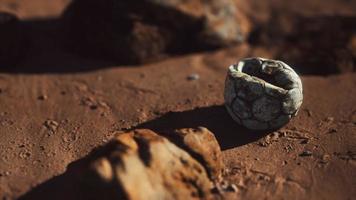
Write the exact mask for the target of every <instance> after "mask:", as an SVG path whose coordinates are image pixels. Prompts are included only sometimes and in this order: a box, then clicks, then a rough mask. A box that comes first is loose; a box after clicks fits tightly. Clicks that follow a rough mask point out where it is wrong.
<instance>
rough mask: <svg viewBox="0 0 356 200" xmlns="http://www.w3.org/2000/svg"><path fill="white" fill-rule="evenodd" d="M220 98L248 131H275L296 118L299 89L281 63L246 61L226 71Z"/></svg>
mask: <svg viewBox="0 0 356 200" xmlns="http://www.w3.org/2000/svg"><path fill="white" fill-rule="evenodd" d="M224 98H225V106H226V108H227V111H228V112H229V114H230V115H231V117H232V118H233V119H234V120H235V121H236V122H237V123H239V124H241V125H243V126H245V127H246V128H248V129H252V130H267V129H277V128H280V127H282V126H283V125H285V124H287V123H288V122H289V120H290V119H291V118H292V117H294V116H296V115H297V112H298V109H299V108H300V106H301V104H302V101H303V88H302V82H301V80H300V78H299V76H298V75H297V74H296V73H295V71H294V70H293V69H292V68H291V67H289V66H288V65H287V64H285V63H284V62H282V61H278V60H269V59H264V58H247V59H243V60H241V61H240V62H239V63H238V64H236V65H231V66H230V67H229V69H228V73H227V77H226V81H225V91H224Z"/></svg>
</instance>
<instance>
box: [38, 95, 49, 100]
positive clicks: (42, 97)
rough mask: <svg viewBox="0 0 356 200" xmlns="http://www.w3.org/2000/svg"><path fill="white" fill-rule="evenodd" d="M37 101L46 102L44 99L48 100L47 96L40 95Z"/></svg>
mask: <svg viewBox="0 0 356 200" xmlns="http://www.w3.org/2000/svg"><path fill="white" fill-rule="evenodd" d="M37 99H39V100H46V99H48V96H47V95H40V96H38V97H37Z"/></svg>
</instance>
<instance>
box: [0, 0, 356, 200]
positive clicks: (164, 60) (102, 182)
mask: <svg viewBox="0 0 356 200" xmlns="http://www.w3.org/2000/svg"><path fill="white" fill-rule="evenodd" d="M152 2H158V1H152ZM197 2H200V1H197ZM227 2H228V1H227ZM71 3H72V2H71V1H69V0H52V1H45V0H32V1H31V2H27V1H17V0H2V1H0V11H6V12H10V13H15V14H16V16H17V17H18V18H19V20H20V21H18V23H16V24H17V25H16V26H15V27H16V28H17V27H20V30H21V31H18V32H17V33H18V34H8V33H5V34H4V35H5V36H6V37H5V36H4V35H0V36H1V38H0V41H1V44H0V52H1V53H2V54H0V60H2V58H8V57H9V56H8V55H14V56H15V57H13V59H11V60H9V61H7V60H6V64H5V65H4V64H2V66H1V67H0V71H1V72H0V198H1V199H100V198H104V197H107V198H110V197H112V196H115V197H123V198H124V197H125V198H128V199H143V198H144V197H147V196H148V195H150V197H152V198H153V199H154V198H158V197H163V198H168V199H169V198H175V199H187V198H202V199H204V198H205V199H209V198H212V199H353V197H354V196H355V195H356V189H355V188H356V187H355V185H356V182H355V178H354V177H356V134H355V133H356V106H355V102H356V95H355V94H356V87H355V86H356V74H355V73H354V71H355V60H356V59H355V58H356V53H355V52H356V31H355V27H356V26H355V17H356V10H355V8H356V2H355V1H337V0H327V1H325V0H324V1H321V0H320V1H318V0H314V1H307V0H303V1H298V2H297V1H295V2H285V1H281V0H277V1H272V0H270V1H263V2H261V1H258V0H252V1H249V3H246V2H244V1H234V4H235V5H236V17H237V18H236V19H238V21H239V26H238V27H239V30H240V32H239V34H241V37H243V39H242V40H241V41H236V43H234V42H233V44H230V43H228V44H227V45H218V46H215V45H213V46H210V45H208V46H209V48H207V46H205V45H203V46H202V47H200V48H198V49H191V48H188V50H185V49H184V50H183V51H178V52H174V51H173V52H172V51H170V50H169V48H168V47H171V46H170V45H167V46H164V48H160V50H159V51H156V52H155V54H154V55H151V54H146V53H143V54H141V53H142V52H140V51H136V50H137V48H134V49H133V52H134V53H135V52H136V53H137V54H136V55H137V56H136V57H134V59H133V61H134V62H127V60H121V59H118V60H116V59H112V57H111V58H104V57H102V56H100V55H98V54H96V53H95V52H96V51H98V49H95V45H94V47H90V48H89V47H87V48H86V51H89V52H85V51H80V52H79V53H78V51H77V49H75V48H73V46H72V45H71V44H73V41H74V42H75V41H76V40H73V39H71V37H70V36H71V33H70V31H69V32H68V29H67V27H68V26H67V25H68V22H67V21H66V20H68V17H69V16H68V13H70V12H69V11H70V10H69V9H67V8H71V7H72V6H73V4H71ZM230 3H231V2H230ZM170 6H171V5H170ZM183 8H187V7H183ZM98 9H99V8H98ZM177 10H179V9H177ZM99 11H100V10H99ZM183 11H185V10H184V9H183ZM177 13H180V14H179V16H182V15H181V10H179V12H177ZM183 13H185V14H186V15H189V14H191V13H189V12H188V14H187V12H183ZM193 13H194V12H193ZM136 14H137V13H136ZM183 16H185V15H183ZM198 18H199V17H198ZM4 19H5V18H4ZM133 19H137V18H135V17H134V18H133ZM10 21H11V20H10ZM5 22H6V20H0V33H4V32H1V31H2V30H6V29H1V23H5ZM11 22H12V21H11ZM154 22H155V23H153V22H149V23H148V24H149V27H150V28H149V29H148V30H149V31H150V30H157V29H156V28H153V29H151V28H152V26H153V27H156V26H157V27H161V26H158V25H157V23H158V22H157V21H154ZM156 22H157V23H156ZM141 25H142V26H144V27H147V24H146V21H144V23H143V24H141ZM3 27H4V26H3ZM166 29H167V28H166ZM145 30H146V29H145ZM168 30H170V29H168ZM209 30H214V29H209ZM200 31H201V30H200ZM200 31H198V32H200ZM194 33H196V32H194ZM143 35H145V34H143ZM18 38H21V39H22V40H21V41H23V42H22V44H23V45H19V44H21V43H19V42H18V40H17V39H18ZM134 38H135V37H134ZM157 38H158V39H159V40H161V39H162V38H161V36H157ZM208 38H209V37H208ZM10 39H11V40H10ZM139 39H140V40H129V41H134V43H135V44H137V45H138V46H141V44H145V40H146V39H147V38H143V39H144V40H141V39H142V38H139ZM163 39H164V38H163ZM191 40H192V39H191V38H190V39H189V40H188V41H191ZM9 41H16V42H9ZM164 41H166V40H164ZM167 41H171V40H167ZM207 41H211V40H210V39H209V40H207ZM214 41H216V40H214ZM219 41H220V42H221V40H219ZM142 42H143V43H142ZM159 43H161V42H159ZM2 44H5V45H2ZM10 44H12V45H15V46H16V48H14V49H19V50H18V51H15V53H14V52H9V51H6V49H7V45H10ZM78 44H79V43H78ZM149 44H156V43H149ZM162 44H163V43H162ZM164 44H171V43H164ZM200 44H201V43H200ZM214 44H216V43H214ZM221 44H223V43H221ZM126 45H128V43H126ZM128 46H130V45H128ZM173 46H175V45H173ZM5 47H6V48H5ZM79 47H82V46H81V45H79ZM210 47H211V48H210ZM92 48H94V49H92ZM98 48H99V47H98ZM147 48H151V47H147ZM152 48H155V47H152ZM4 49H5V50H4ZM173 49H176V50H177V49H180V48H173ZM73 50H74V51H73ZM138 50H140V49H138ZM91 51H92V53H94V54H90V52H91ZM5 54H7V56H4V55H5ZM130 55H131V54H130ZM142 55H143V56H142ZM251 56H261V57H268V58H274V59H282V60H283V61H285V62H286V63H288V64H290V65H291V66H293V67H294V69H295V70H296V71H297V72H298V73H299V74H301V79H302V83H303V93H304V94H303V95H304V100H303V104H302V107H301V109H300V111H299V113H298V115H297V116H296V117H295V118H293V119H292V121H291V122H290V123H289V124H287V125H286V126H285V127H283V128H281V129H279V130H276V131H251V130H247V129H245V128H243V127H241V126H239V125H238V124H237V123H235V122H234V121H233V120H232V118H231V117H230V116H229V114H228V113H227V111H226V109H225V108H224V106H223V103H224V100H223V88H224V81H225V76H226V72H227V67H228V66H229V65H230V64H232V63H235V62H236V61H237V60H239V59H241V58H245V57H251ZM109 57H110V56H109ZM153 57H154V58H153ZM141 58H142V60H141ZM151 58H152V59H151ZM137 59H138V60H137ZM130 61H132V59H131V60H130ZM3 63H5V62H3ZM198 127H205V128H198ZM215 138H216V139H215ZM132 163H134V164H132ZM172 163H173V164H172ZM172 166H173V167H172ZM114 169H115V170H114ZM151 177H154V178H151ZM137 180H140V181H137ZM141 180H147V181H141ZM93 183H94V184H93ZM137 183H140V184H137ZM141 184H142V185H141ZM144 184H147V185H144ZM93 187H94V188H93ZM142 188H145V189H142ZM147 188H149V189H147ZM105 195H107V196H105ZM141 195H145V196H144V197H142V196H141ZM146 195H147V196H146ZM160 195H162V196H160Z"/></svg>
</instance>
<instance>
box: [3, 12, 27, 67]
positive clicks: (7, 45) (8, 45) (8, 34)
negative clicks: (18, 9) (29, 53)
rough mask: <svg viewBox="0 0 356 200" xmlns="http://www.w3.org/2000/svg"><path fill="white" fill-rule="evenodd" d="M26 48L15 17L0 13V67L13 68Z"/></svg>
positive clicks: (22, 32)
mask: <svg viewBox="0 0 356 200" xmlns="http://www.w3.org/2000/svg"><path fill="white" fill-rule="evenodd" d="M26 46H27V43H26V40H25V37H24V31H23V30H21V27H20V22H19V20H18V18H17V16H15V15H14V14H11V13H7V12H0V67H1V68H4V67H5V68H10V67H13V66H14V65H15V64H16V63H17V62H18V61H19V58H21V56H23V55H24V53H25V50H26Z"/></svg>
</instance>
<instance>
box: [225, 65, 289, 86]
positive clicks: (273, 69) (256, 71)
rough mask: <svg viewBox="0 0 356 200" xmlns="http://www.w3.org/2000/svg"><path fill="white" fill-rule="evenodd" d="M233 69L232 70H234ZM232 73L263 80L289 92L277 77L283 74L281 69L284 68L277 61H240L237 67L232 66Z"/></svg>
mask: <svg viewBox="0 0 356 200" xmlns="http://www.w3.org/2000/svg"><path fill="white" fill-rule="evenodd" d="M231 67H232V68H233V69H232V68H231ZM231 67H230V71H231V70H233V71H239V72H242V73H244V74H247V75H249V76H252V77H256V78H258V79H261V80H263V81H265V82H267V83H270V84H272V85H274V86H277V87H280V88H283V89H285V90H287V89H288V88H286V87H285V85H284V84H282V83H280V82H278V81H277V80H276V79H275V76H276V75H277V74H278V73H283V72H282V71H281V70H280V69H281V68H283V67H282V66H281V64H280V63H279V62H277V61H271V60H266V59H262V58H248V59H244V60H242V61H240V62H239V63H238V64H237V65H232V66H231Z"/></svg>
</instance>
